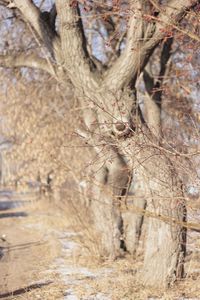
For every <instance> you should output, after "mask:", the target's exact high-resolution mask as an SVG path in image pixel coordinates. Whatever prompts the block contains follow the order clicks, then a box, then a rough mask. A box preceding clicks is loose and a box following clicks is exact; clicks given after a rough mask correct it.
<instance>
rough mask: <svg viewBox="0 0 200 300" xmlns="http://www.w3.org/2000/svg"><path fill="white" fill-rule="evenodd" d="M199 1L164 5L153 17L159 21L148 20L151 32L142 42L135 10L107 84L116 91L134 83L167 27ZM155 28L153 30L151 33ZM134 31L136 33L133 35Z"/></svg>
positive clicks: (108, 75) (149, 31)
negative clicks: (121, 49)
mask: <svg viewBox="0 0 200 300" xmlns="http://www.w3.org/2000/svg"><path fill="white" fill-rule="evenodd" d="M198 2H199V1H198V0H172V1H170V2H169V4H168V5H167V6H163V7H162V10H161V12H160V15H159V17H154V19H155V20H156V21H157V23H156V25H154V24H153V23H149V26H148V27H149V28H147V31H148V32H147V34H146V38H145V40H144V41H143V42H142V41H141V29H140V27H141V22H142V20H138V19H135V16H134V13H132V14H131V17H130V21H129V29H128V33H127V34H128V36H127V45H126V48H125V50H124V53H123V54H122V55H121V57H119V59H118V60H117V61H116V63H115V64H114V65H113V66H112V68H110V69H109V71H108V72H107V74H106V76H105V78H104V86H107V87H108V88H109V89H111V90H113V91H115V90H117V89H119V88H123V87H124V86H126V85H127V84H128V83H130V81H131V85H134V84H135V81H136V79H137V77H138V75H139V74H140V73H141V72H142V71H143V69H144V67H145V65H146V63H147V62H148V60H149V57H150V56H151V54H152V53H153V51H154V49H155V47H156V46H157V45H158V44H159V42H160V41H161V40H162V39H163V38H164V37H165V36H166V26H168V29H169V28H172V29H173V25H174V26H176V24H177V23H178V22H180V21H181V19H182V18H183V16H184V14H185V13H186V12H187V10H188V9H189V8H191V7H192V6H194V5H195V4H197V3H198ZM137 5H138V4H137ZM134 6H136V4H135V5H134ZM137 9H138V7H137ZM154 28H155V30H154ZM153 31H154V33H153V34H152V32H153ZM134 32H136V33H135V34H134ZM151 34H152V36H151Z"/></svg>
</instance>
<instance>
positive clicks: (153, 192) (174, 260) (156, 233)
mask: <svg viewBox="0 0 200 300" xmlns="http://www.w3.org/2000/svg"><path fill="white" fill-rule="evenodd" d="M148 147H150V146H148V145H146V147H145V148H146V149H143V151H141V152H140V157H141V165H142V166H143V178H144V181H145V186H146V187H147V188H148V195H147V198H146V200H147V212H146V215H147V216H149V221H148V230H147V237H146V246H145V258H144V266H143V269H142V271H141V274H140V275H139V278H140V282H142V283H143V284H145V285H150V286H160V287H166V286H169V285H171V284H172V283H173V282H174V281H175V280H176V279H178V278H181V277H182V276H183V273H184V270H183V263H184V256H185V249H186V232H185V229H184V228H183V222H184V221H185V218H186V210H185V203H184V197H183V193H182V186H181V182H180V181H179V180H178V178H177V174H176V172H175V170H174V168H173V166H172V163H171V161H170V160H169V159H168V158H167V157H166V155H165V153H164V149H163V150H158V149H155V148H154V149H151V148H148Z"/></svg>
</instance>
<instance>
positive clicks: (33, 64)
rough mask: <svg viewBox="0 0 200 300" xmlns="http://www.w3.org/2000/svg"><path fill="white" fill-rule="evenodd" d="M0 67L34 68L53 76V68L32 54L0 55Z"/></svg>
mask: <svg viewBox="0 0 200 300" xmlns="http://www.w3.org/2000/svg"><path fill="white" fill-rule="evenodd" d="M0 66H1V67H7V68H17V67H29V68H34V69H35V68H36V69H40V70H43V71H45V72H48V73H49V74H51V75H53V76H55V72H54V69H53V66H50V65H49V64H48V62H47V61H46V60H45V59H43V58H40V57H38V56H37V55H34V54H30V55H26V54H25V53H21V54H18V55H13V54H10V55H0Z"/></svg>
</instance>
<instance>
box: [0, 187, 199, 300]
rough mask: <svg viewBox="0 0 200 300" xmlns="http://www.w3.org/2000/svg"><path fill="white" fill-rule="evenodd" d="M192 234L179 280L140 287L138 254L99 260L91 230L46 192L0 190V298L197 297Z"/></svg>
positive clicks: (196, 258) (196, 256) (110, 299)
mask: <svg viewBox="0 0 200 300" xmlns="http://www.w3.org/2000/svg"><path fill="white" fill-rule="evenodd" d="M70 214H71V213H70ZM192 234H193V235H195V236H193V238H194V240H195V249H194V242H193V243H192V244H190V246H189V247H190V248H189V250H188V257H187V263H186V271H187V275H186V278H185V280H184V281H182V282H178V283H177V284H176V285H175V286H174V287H172V288H170V289H168V290H164V291H161V290H157V289H156V290H153V289H144V288H143V287H141V286H140V285H139V283H138V282H137V281H136V276H135V274H136V273H137V272H138V271H139V270H140V267H141V264H142V260H141V258H142V257H141V258H140V259H137V261H135V260H134V258H132V257H129V256H128V255H127V257H126V258H125V259H122V258H121V259H118V260H116V261H114V262H111V261H109V260H103V258H102V257H100V256H98V253H97V249H96V248H95V241H89V239H92V237H91V235H89V233H88V231H87V230H86V229H85V228H84V226H82V227H81V226H80V224H79V226H78V225H77V222H74V223H73V222H72V218H71V215H69V212H67V209H63V208H62V207H61V206H59V205H56V204H55V203H54V202H53V201H52V200H51V199H50V198H49V197H47V196H42V197H41V196H40V197H38V195H37V196H36V195H35V194H33V193H24V194H23V193H20V194H19V193H14V192H11V191H9V190H7V191H6V190H1V191H0V298H1V299H28V300H29V299H30V300H35V299H42V300H52V299H56V300H57V299H58V300H59V299H62V300H79V299H80V300H121V299H122V300H123V299H124V300H126V299H136V300H137V299H138V300H139V299H141V300H143V299H151V300H153V299H166V300H167V299H168V300H169V299H177V300H183V299H188V300H189V299H190V300H197V299H200V288H199V286H200V277H199V261H200V255H199V249H200V242H199V241H200V239H199V233H197V232H194V233H192ZM92 242H93V245H94V246H92ZM189 242H190V240H189ZM198 246H199V247H198ZM192 247H193V250H192Z"/></svg>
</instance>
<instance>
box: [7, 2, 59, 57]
mask: <svg viewBox="0 0 200 300" xmlns="http://www.w3.org/2000/svg"><path fill="white" fill-rule="evenodd" d="M13 4H14V6H13ZM13 4H12V6H11V7H16V8H18V9H19V10H20V11H21V13H22V15H23V16H24V18H25V19H26V21H27V22H28V23H30V25H31V26H32V27H33V28H34V30H35V31H36V33H37V34H38V36H39V37H40V39H41V40H42V41H43V42H44V44H45V46H46V47H47V48H48V50H49V51H50V53H51V54H52V53H53V55H54V56H55V57H56V58H59V59H60V50H61V46H60V39H59V37H58V36H57V35H55V31H54V30H52V28H51V27H50V25H49V24H47V22H45V20H43V19H42V17H41V16H42V14H41V12H40V10H39V9H38V8H37V7H36V6H35V4H34V3H33V1H31V0H14V1H13Z"/></svg>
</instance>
